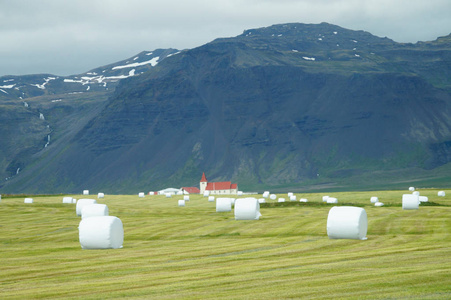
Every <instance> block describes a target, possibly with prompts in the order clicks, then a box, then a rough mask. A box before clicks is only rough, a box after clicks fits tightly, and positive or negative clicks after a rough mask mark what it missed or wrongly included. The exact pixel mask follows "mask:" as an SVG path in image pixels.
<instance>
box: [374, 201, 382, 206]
mask: <svg viewBox="0 0 451 300" xmlns="http://www.w3.org/2000/svg"><path fill="white" fill-rule="evenodd" d="M374 206H378V207H379V206H384V203H382V202H376V203H374Z"/></svg>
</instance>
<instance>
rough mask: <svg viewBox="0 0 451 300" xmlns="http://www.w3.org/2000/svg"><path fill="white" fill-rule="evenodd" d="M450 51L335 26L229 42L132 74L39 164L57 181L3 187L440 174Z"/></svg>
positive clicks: (449, 132) (446, 158)
mask: <svg viewBox="0 0 451 300" xmlns="http://www.w3.org/2000/svg"><path fill="white" fill-rule="evenodd" d="M450 46H451V43H450V38H449V37H443V38H439V39H437V40H436V41H433V42H427V43H426V42H425V43H417V44H398V43H395V42H394V41H392V40H390V39H387V38H379V37H375V36H373V35H371V34H370V33H367V32H363V31H351V30H347V29H343V28H341V27H338V26H334V25H330V24H325V23H323V24H318V25H306V24H285V25H275V26H271V27H267V28H261V29H254V30H247V31H245V32H244V33H243V34H242V35H240V36H238V37H235V38H228V39H218V40H215V41H213V42H211V43H209V44H206V45H204V46H202V47H198V48H195V49H192V50H186V51H183V52H181V53H178V54H177V55H173V56H171V57H168V58H166V59H165V60H164V61H162V62H161V63H159V64H158V66H156V67H154V68H152V69H151V70H149V71H147V72H145V73H143V74H141V75H140V76H134V77H131V78H127V79H124V80H121V82H120V83H119V85H118V87H117V88H116V90H115V92H114V94H113V95H112V96H111V97H110V98H109V99H108V100H107V101H101V102H99V104H98V105H97V106H96V108H97V110H98V113H97V112H96V113H93V115H92V118H90V119H89V121H87V122H86V124H85V125H84V126H82V127H80V130H72V131H71V132H72V135H71V138H68V135H66V137H67V139H66V147H65V148H64V150H63V149H62V148H61V149H59V150H58V151H56V152H52V157H53V158H52V159H51V160H50V161H47V162H46V163H45V164H44V162H45V160H44V159H42V158H41V159H37V160H36V161H37V163H36V167H35V168H39V169H40V170H42V172H44V173H45V174H51V175H48V177H50V178H53V180H51V179H50V178H47V179H46V180H40V179H36V177H33V176H32V175H28V176H29V177H26V175H27V174H25V175H24V176H23V177H22V178H29V180H26V181H25V180H20V178H19V176H17V178H14V180H13V182H11V183H9V184H8V185H5V187H8V186H10V187H11V189H18V188H19V187H20V188H23V189H30V190H43V191H44V190H45V191H49V192H58V191H55V190H53V189H52V188H55V187H57V188H58V189H60V190H67V189H74V190H75V191H78V190H79V189H81V188H82V187H87V188H94V189H95V188H99V189H104V188H108V189H110V190H111V191H112V192H135V191H136V189H139V188H147V189H156V188H159V187H165V186H168V185H175V186H182V185H183V186H187V185H197V184H198V180H199V174H202V171H205V172H206V173H207V174H208V176H209V178H211V179H212V180H213V179H214V180H216V179H218V180H220V179H227V180H233V181H237V182H239V183H240V188H246V187H247V186H248V187H256V188H258V187H259V186H262V187H263V186H277V185H279V186H280V185H285V186H287V185H288V186H293V187H294V186H300V185H305V184H321V183H332V184H336V185H338V184H347V185H353V182H357V181H358V180H357V181H356V179H358V178H365V176H368V174H374V173H381V174H393V172H398V171H402V170H411V169H415V170H417V171H416V172H417V173H416V174H417V175H418V174H420V173H421V172H420V171H418V170H434V169H436V168H438V167H443V166H446V165H447V164H448V163H449V162H450V159H451V155H450V152H451V151H450V150H449V149H450V148H449V145H450V143H451V118H450V117H449V116H450V112H451V111H450V109H451V93H450V91H451V88H450V87H451V82H450V76H449V70H450V68H449V67H450V62H451V47H450ZM100 103H101V104H100ZM69 115H70V114H69ZM61 139H63V137H61ZM50 150H51V149H48V151H50ZM49 153H50V152H49ZM61 166H63V167H62V168H61ZM31 169H32V168H30V170H31ZM425 172H426V171H425ZM381 177H384V175H381ZM414 177H415V176H411V177H410V178H414ZM387 180H390V181H391V180H393V175H390V176H389V177H387ZM49 182H51V183H49ZM381 182H382V181H381ZM367 185H370V184H367ZM38 186H39V187H38Z"/></svg>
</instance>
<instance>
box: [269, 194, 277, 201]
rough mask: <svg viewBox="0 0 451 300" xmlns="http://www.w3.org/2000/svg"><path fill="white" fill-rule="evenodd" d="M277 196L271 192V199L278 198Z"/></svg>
mask: <svg viewBox="0 0 451 300" xmlns="http://www.w3.org/2000/svg"><path fill="white" fill-rule="evenodd" d="M276 198H277V196H276V195H275V194H271V195H269V199H271V200H276Z"/></svg>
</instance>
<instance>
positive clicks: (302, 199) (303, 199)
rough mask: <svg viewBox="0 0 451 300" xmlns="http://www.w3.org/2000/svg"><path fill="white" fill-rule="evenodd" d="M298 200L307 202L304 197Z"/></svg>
mask: <svg viewBox="0 0 451 300" xmlns="http://www.w3.org/2000/svg"><path fill="white" fill-rule="evenodd" d="M299 202H308V200H307V199H305V198H301V199H299Z"/></svg>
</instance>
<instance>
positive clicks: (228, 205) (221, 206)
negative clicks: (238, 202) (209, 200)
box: [216, 198, 232, 212]
mask: <svg viewBox="0 0 451 300" xmlns="http://www.w3.org/2000/svg"><path fill="white" fill-rule="evenodd" d="M227 211H232V200H231V198H216V212H227Z"/></svg>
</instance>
